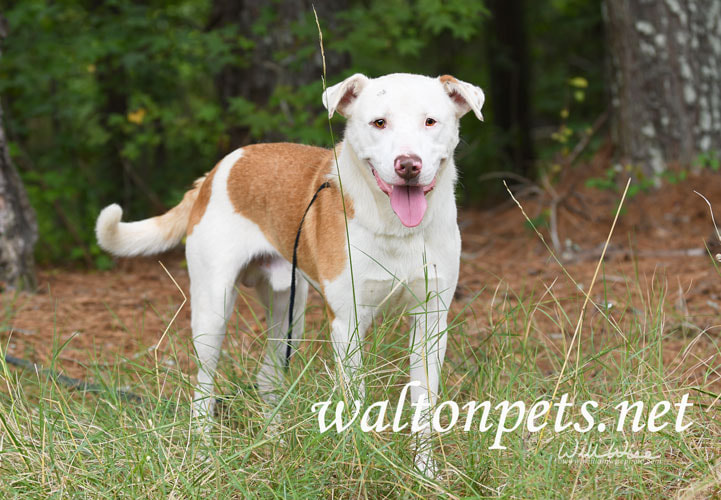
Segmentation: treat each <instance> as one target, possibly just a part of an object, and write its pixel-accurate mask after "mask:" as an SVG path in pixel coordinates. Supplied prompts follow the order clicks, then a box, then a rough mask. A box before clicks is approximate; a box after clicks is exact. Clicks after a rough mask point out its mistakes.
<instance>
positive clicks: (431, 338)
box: [410, 293, 453, 476]
mask: <svg viewBox="0 0 721 500" xmlns="http://www.w3.org/2000/svg"><path fill="white" fill-rule="evenodd" d="M452 296H453V295H452V293H450V294H449V293H436V294H435V296H434V297H431V299H429V300H428V302H427V303H425V304H423V305H422V306H421V307H418V308H416V309H414V310H413V311H412V314H413V315H414V319H413V329H412V331H411V339H410V376H411V381H412V382H418V383H417V384H414V385H413V386H412V387H411V401H412V404H413V407H414V414H415V413H416V412H418V413H419V415H420V418H419V419H418V424H419V425H418V427H419V428H418V429H414V430H415V432H417V435H416V442H415V446H416V458H415V464H416V467H417V468H418V469H419V470H420V471H421V472H424V473H426V474H427V475H429V476H433V475H435V473H436V466H435V463H434V461H433V458H432V454H431V439H430V438H431V434H432V432H433V430H432V428H431V416H432V414H433V408H434V406H435V404H436V401H437V399H438V386H439V382H440V375H441V368H442V367H443V359H444V358H445V355H446V344H447V337H446V332H447V325H448V319H447V318H448V307H447V304H450V299H451V298H452ZM444 299H445V300H444ZM414 420H415V417H414Z"/></svg>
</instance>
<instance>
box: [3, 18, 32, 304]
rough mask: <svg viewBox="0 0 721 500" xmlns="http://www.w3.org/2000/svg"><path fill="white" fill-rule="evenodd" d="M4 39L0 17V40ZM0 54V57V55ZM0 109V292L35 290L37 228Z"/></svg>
mask: <svg viewBox="0 0 721 500" xmlns="http://www.w3.org/2000/svg"><path fill="white" fill-rule="evenodd" d="M4 37H5V30H4V22H3V19H2V17H1V16H0V41H1V40H2V39H3V38H4ZM0 55H2V54H1V53H0ZM2 118H3V117H2V106H0V289H2V288H3V285H6V286H9V287H12V288H15V287H18V288H19V287H25V288H28V289H31V290H32V289H34V288H35V271H34V265H33V264H34V261H33V248H34V246H35V240H36V239H37V233H38V228H37V224H36V222H35V212H34V211H33V209H32V207H31V206H30V202H29V201H28V196H27V193H26V192H25V188H24V187H23V184H22V181H21V180H20V176H19V175H18V173H17V171H16V170H15V167H13V164H12V162H11V161H10V153H9V151H8V145H7V139H6V137H5V129H4V128H3V125H2V124H3V120H2Z"/></svg>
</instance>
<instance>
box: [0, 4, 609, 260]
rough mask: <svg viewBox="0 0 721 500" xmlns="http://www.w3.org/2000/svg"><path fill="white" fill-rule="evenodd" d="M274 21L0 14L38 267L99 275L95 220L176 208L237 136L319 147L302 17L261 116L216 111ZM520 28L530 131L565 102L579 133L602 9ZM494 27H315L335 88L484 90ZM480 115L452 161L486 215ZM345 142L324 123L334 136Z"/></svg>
mask: <svg viewBox="0 0 721 500" xmlns="http://www.w3.org/2000/svg"><path fill="white" fill-rule="evenodd" d="M273 5H274V3H269V4H268V6H267V7H264V8H263V9H261V10H260V12H259V15H258V17H257V19H256V20H255V21H254V22H253V25H252V28H251V29H250V31H249V32H247V33H241V32H240V29H239V28H238V25H236V24H234V23H230V24H227V25H221V26H215V24H214V25H213V26H214V27H213V28H209V27H208V26H209V25H210V21H209V19H210V13H211V8H212V0H176V1H171V2H167V1H159V0H153V1H150V2H130V1H125V0H113V1H109V2H104V3H102V4H98V5H95V4H93V3H91V2H82V1H71V2H50V1H49V0H24V1H22V2H20V1H16V2H12V3H11V4H10V6H9V8H7V9H4V12H3V13H4V15H5V16H6V17H7V20H8V24H9V28H10V29H9V36H8V37H7V39H6V40H5V42H4V43H3V54H2V58H0V97H2V100H3V101H2V103H3V107H4V109H5V112H6V113H5V126H6V129H7V131H8V135H9V138H10V141H11V143H12V144H11V152H12V155H13V158H14V159H15V161H16V163H17V164H18V167H19V170H20V172H21V176H22V177H23V179H24V181H25V183H26V185H27V188H28V192H29V194H30V197H31V202H32V204H33V206H34V207H35V209H36V211H37V213H38V219H39V225H40V242H39V244H38V247H37V256H38V258H39V259H40V260H41V261H45V262H47V261H67V260H75V261H80V262H83V263H85V264H86V265H94V266H107V265H108V263H109V261H108V259H107V258H106V257H105V256H104V254H103V253H102V252H101V251H100V250H99V249H98V248H97V246H96V244H95V239H94V234H93V226H94V221H95V217H96V215H97V213H98V211H99V210H100V209H101V208H102V207H103V206H104V205H106V204H108V203H110V202H119V203H121V204H122V206H123V208H124V210H125V217H126V218H128V219H133V218H142V217H146V216H147V215H148V214H153V213H159V212H161V211H163V210H164V209H165V208H167V207H169V206H172V205H174V204H175V203H176V202H177V201H178V200H179V199H180V197H181V196H182V193H183V192H184V191H185V189H186V188H187V187H188V186H189V185H190V183H191V182H192V181H193V180H194V179H195V178H196V177H198V176H200V175H202V174H203V173H204V172H206V171H207V170H209V169H210V168H211V167H212V165H214V164H215V163H216V162H217V160H218V159H219V157H220V156H221V155H222V154H223V153H224V152H227V151H228V150H230V149H233V148H235V147H237V146H240V145H241V144H231V134H230V131H231V130H233V129H239V128H240V129H243V130H247V132H248V139H249V140H251V141H254V142H260V141H265V140H278V139H283V140H289V141H298V142H305V143H309V144H316V145H322V146H329V142H330V138H329V134H328V125H327V120H326V115H325V113H324V111H323V109H322V106H321V103H320V98H319V96H320V94H321V90H322V82H321V79H320V74H319V75H318V78H317V80H315V81H312V82H310V83H297V82H294V77H293V76H294V75H297V74H301V72H302V71H304V70H307V68H306V66H307V64H308V62H309V61H311V60H317V58H318V52H319V50H318V34H317V27H316V24H315V19H314V17H313V13H312V12H306V13H304V14H302V15H299V16H298V17H297V20H295V21H294V22H292V23H290V24H289V25H288V26H289V27H288V28H287V36H288V37H289V39H290V40H291V42H290V43H288V44H286V45H284V47H285V48H282V49H280V48H279V49H278V50H276V52H275V53H273V54H272V55H271V58H270V59H271V60H269V61H267V64H269V65H273V66H274V67H278V68H282V71H283V72H284V74H285V75H286V77H285V78H283V80H282V82H283V83H281V84H278V85H277V86H275V88H273V89H272V91H271V92H270V98H269V99H268V100H267V101H265V100H261V101H259V100H258V99H254V98H253V97H252V96H246V95H237V96H234V97H231V98H230V99H229V100H228V102H227V105H223V104H222V101H221V99H220V98H219V95H218V91H217V88H216V82H215V78H216V77H217V76H218V75H219V73H220V72H221V70H222V69H223V68H225V67H235V68H248V67H250V65H251V64H253V62H252V61H254V59H253V54H254V51H255V50H256V43H257V40H259V39H261V38H262V37H267V36H271V35H273V33H274V30H275V29H276V27H277V25H278V22H279V19H278V13H277V12H276V10H275V9H274V8H273ZM526 15H527V21H528V29H529V36H530V39H529V48H530V50H531V55H532V59H533V67H534V70H533V73H534V78H533V82H532V88H531V89H532V102H533V107H534V114H535V115H537V118H538V122H539V124H540V125H543V124H544V123H545V122H548V123H555V121H557V116H558V110H559V109H561V108H563V107H566V106H567V103H568V100H569V99H575V100H574V101H573V102H574V106H575V107H577V108H578V113H577V114H576V113H574V115H577V117H578V120H579V121H578V123H576V122H575V121H574V122H570V121H569V122H568V124H567V126H568V127H569V128H574V129H575V127H577V126H579V123H580V124H583V123H586V124H587V123H589V121H590V120H591V119H592V118H593V117H594V116H595V115H596V114H597V111H598V109H602V108H601V107H600V105H599V102H600V99H599V95H601V94H600V91H599V88H601V83H600V82H601V81H602V78H601V77H600V69H599V70H598V71H596V70H595V69H589V67H590V68H595V66H593V65H592V64H589V61H593V60H594V59H595V58H596V56H597V54H598V53H599V52H600V50H601V48H600V47H601V46H602V42H601V41H600V39H599V41H594V42H593V43H591V42H590V41H589V40H588V37H586V36H585V35H584V34H583V32H582V31H578V30H579V29H586V30H588V29H595V28H594V27H595V26H597V25H600V10H599V8H598V4H597V2H595V1H593V0H573V1H572V0H567V1H550V0H548V1H546V2H533V3H531V4H530V5H528V12H527V13H526ZM489 22H493V20H492V17H491V15H490V13H489V12H488V10H486V8H485V7H484V4H483V2H479V1H470V0H445V1H444V0H421V1H418V2H411V1H410V0H384V1H381V0H369V1H364V2H360V1H351V2H350V5H349V6H348V8H347V9H346V10H344V11H340V12H336V13H335V16H334V18H333V19H332V21H331V20H330V19H326V18H321V19H320V23H321V27H322V28H323V31H324V42H325V49H326V53H327V54H329V55H331V56H334V57H336V59H338V58H341V60H343V61H346V64H345V65H344V66H345V69H344V70H343V71H341V72H340V74H329V75H328V80H329V83H333V82H336V81H338V80H339V79H340V78H342V77H343V76H346V75H348V74H351V73H353V72H357V71H360V72H364V73H367V74H369V75H371V76H377V75H381V74H385V73H391V72H398V71H405V72H417V73H424V74H431V75H434V74H443V73H452V74H454V75H455V76H457V77H459V78H461V79H463V80H467V81H471V82H473V83H475V84H478V85H480V86H481V87H482V88H484V89H486V90H488V89H489V85H490V82H489V81H488V76H487V69H486V67H487V34H486V27H487V26H488V24H487V23H489ZM284 29H285V28H284ZM597 60H600V59H597ZM338 66H339V65H337V64H336V67H338ZM341 66H343V65H341ZM581 74H582V75H584V76H585V77H586V78H587V81H586V83H587V85H586V86H584V85H575V86H574V87H572V90H571V94H569V90H568V89H569V88H571V87H569V85H568V84H567V83H566V82H569V81H570V82H571V84H573V82H576V83H579V82H581V80H577V79H576V80H571V79H572V78H575V77H577V76H578V75H581ZM487 93H488V92H487ZM569 96H570V97H569ZM548 110H553V111H552V112H549V111H548ZM484 114H485V116H486V122H485V123H484V124H481V123H478V122H477V121H476V120H475V119H472V118H467V119H465V120H464V123H463V126H462V128H461V134H462V136H461V145H460V147H459V149H458V152H457V155H456V159H457V163H458V164H459V167H460V170H461V184H460V199H461V201H464V202H472V201H474V200H479V199H482V197H483V195H484V191H483V189H484V188H483V187H482V186H479V185H478V183H477V182H475V179H476V178H477V177H478V175H479V174H481V173H483V172H485V171H489V170H504V162H505V159H504V157H503V155H502V152H501V150H502V145H503V144H504V142H505V141H507V138H506V137H505V136H504V134H506V132H503V131H501V130H499V129H497V128H496V127H494V126H493V112H492V109H490V107H487V109H485V110H484ZM551 120H553V122H552V121H551ZM341 126H342V120H340V119H338V120H334V127H336V128H337V131H340V127H341ZM336 137H339V135H338V134H337V135H336ZM539 145H540V153H541V154H540V156H541V158H543V157H544V155H547V153H546V151H547V150H548V148H550V150H553V151H555V150H556V149H557V143H556V142H554V141H553V140H550V141H548V143H545V142H541V143H539Z"/></svg>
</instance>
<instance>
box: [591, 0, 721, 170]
mask: <svg viewBox="0 0 721 500" xmlns="http://www.w3.org/2000/svg"><path fill="white" fill-rule="evenodd" d="M603 10H604V21H605V24H606V32H607V42H608V47H609V50H608V52H609V55H610V59H609V61H608V63H609V69H610V80H611V81H610V84H611V103H612V111H613V127H612V130H613V132H612V134H613V140H614V143H615V144H616V146H617V147H618V150H619V153H620V155H621V157H622V158H623V160H624V161H627V162H631V163H632V164H633V165H635V166H640V167H641V168H642V169H643V172H644V173H645V174H646V175H654V174H658V173H659V172H662V171H663V170H665V169H666V167H667V165H669V164H674V163H678V164H682V165H689V164H690V163H692V162H693V160H694V159H695V158H697V156H698V155H699V154H700V153H706V152H709V151H718V150H721V2H719V0H684V1H679V0H664V1H662V0H655V1H643V0H605V2H604V9H603Z"/></svg>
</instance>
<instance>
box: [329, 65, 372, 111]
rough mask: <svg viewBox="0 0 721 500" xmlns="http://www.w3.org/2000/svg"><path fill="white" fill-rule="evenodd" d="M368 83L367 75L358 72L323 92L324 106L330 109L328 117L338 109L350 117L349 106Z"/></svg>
mask: <svg viewBox="0 0 721 500" xmlns="http://www.w3.org/2000/svg"><path fill="white" fill-rule="evenodd" d="M367 83H368V77H367V76H365V75H362V74H360V73H356V74H355V75H353V76H349V77H348V78H346V79H345V80H343V81H342V82H340V83H336V84H335V85H333V86H332V87H328V88H327V89H326V90H325V92H324V93H323V106H325V108H326V109H327V110H328V118H330V117H332V116H333V114H334V113H335V112H336V111H337V112H338V113H340V114H341V115H343V116H345V117H346V118H348V111H349V106H350V105H351V104H352V103H353V101H355V99H356V97H358V95H359V94H360V93H361V90H363V87H365V86H366V84H367Z"/></svg>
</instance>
